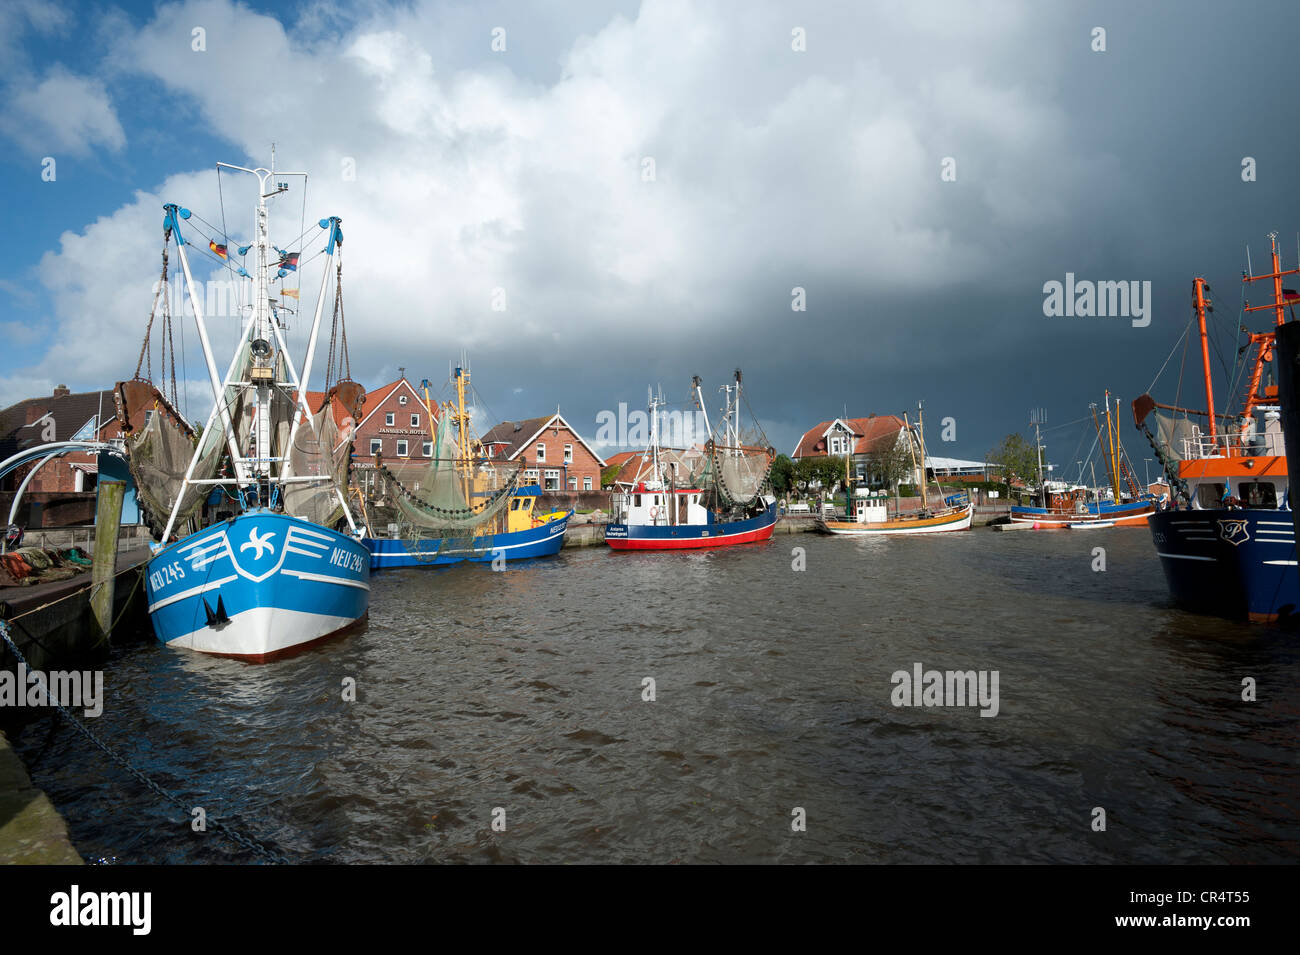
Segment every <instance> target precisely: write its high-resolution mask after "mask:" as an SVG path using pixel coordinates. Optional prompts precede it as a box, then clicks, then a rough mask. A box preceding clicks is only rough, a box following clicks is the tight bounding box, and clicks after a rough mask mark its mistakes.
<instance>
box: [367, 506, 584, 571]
mask: <svg viewBox="0 0 1300 955" xmlns="http://www.w3.org/2000/svg"><path fill="white" fill-rule="evenodd" d="M571 517H573V511H569V512H568V513H567V514H565V515H564V516H563V517H561V518H559V519H558V520H554V521H550V522H548V523H546V524H541V525H539V526H537V527H532V528H529V529H528V530H523V531H514V532H513V533H505V534H484V535H483V536H482V537H478V538H475V539H474V541H473V543H472V544H471V543H468V542H467V539H466V538H463V537H462V538H437V537H426V538H418V539H411V538H367V539H366V540H365V545H366V548H367V549H368V550H369V552H370V566H371V569H373V570H384V569H389V568H393V567H437V566H439V565H444V564H461V563H465V562H466V561H470V562H474V563H491V562H492V561H493V560H495V559H497V558H498V556H499V557H502V558H504V559H505V560H507V561H511V560H524V559H526V558H531V557H554V556H555V555H556V554H558V553H559V552H560V548H561V547H563V546H564V532H565V529H566V528H567V527H568V526H569V518H571Z"/></svg>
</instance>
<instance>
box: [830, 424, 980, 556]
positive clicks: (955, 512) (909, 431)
mask: <svg viewBox="0 0 1300 955" xmlns="http://www.w3.org/2000/svg"><path fill="white" fill-rule="evenodd" d="M904 433H905V434H906V435H907V452H909V455H910V456H911V466H913V472H914V473H917V474H918V476H919V477H918V483H919V485H920V507H919V508H918V509H915V511H910V512H905V511H902V509H901V507H900V504H901V502H900V500H894V508H893V513H891V512H889V498H888V496H885V495H883V494H863V492H862V491H863V490H865V489H858V490H857V491H855V490H854V487H853V483H854V481H853V472H852V469H850V468H849V457H848V456H845V487H846V489H848V500H852V502H853V507H852V513H849V515H848V516H846V517H848V520H842V521H837V520H828V518H827V517H826V516H822V517H820V518H819V521H820V526H822V530H824V531H827V533H831V534H844V535H849V537H894V535H902V534H937V533H941V531H948V530H969V529H970V526H971V517H972V515H974V513H975V503H974V502H972V500H971V499H970V495H969V494H967V492H966V491H961V492H958V494H949V495H945V494H943V491H941V490H940V491H939V494H937V495H936V496H935V500H933V503H931V496H930V482H928V481H927V478H926V473H924V468H923V466H920V463H923V461H924V460H926V437H924V409H920V408H918V417H917V427H915V429H914V427H913V426H911V422H910V420H909V418H907V416H906V414H904Z"/></svg>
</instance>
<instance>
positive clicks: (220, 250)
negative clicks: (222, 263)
mask: <svg viewBox="0 0 1300 955" xmlns="http://www.w3.org/2000/svg"><path fill="white" fill-rule="evenodd" d="M208 248H209V249H211V250H212V251H213V253H214V254H216V256H217V258H220V259H224V258H225V257H226V247H225V246H224V245H217V243H216V241H215V240H213V239H209V240H208Z"/></svg>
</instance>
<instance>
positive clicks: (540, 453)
mask: <svg viewBox="0 0 1300 955" xmlns="http://www.w3.org/2000/svg"><path fill="white" fill-rule="evenodd" d="M537 463H538V464H545V463H546V445H544V444H539V445H538V446H537Z"/></svg>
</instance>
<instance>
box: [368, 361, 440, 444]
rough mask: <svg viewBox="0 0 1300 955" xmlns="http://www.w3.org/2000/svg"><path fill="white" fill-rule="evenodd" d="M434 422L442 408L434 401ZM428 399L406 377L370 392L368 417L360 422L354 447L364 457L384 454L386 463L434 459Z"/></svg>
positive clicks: (369, 390)
mask: <svg viewBox="0 0 1300 955" xmlns="http://www.w3.org/2000/svg"><path fill="white" fill-rule="evenodd" d="M430 405H431V406H432V411H433V418H434V421H437V418H438V406H437V404H436V403H434V402H430ZM429 410H430V409H429V408H426V407H425V405H424V396H423V395H421V394H420V393H419V392H418V391H416V390H415V386H414V385H412V384H411V383H410V382H409V381H407V380H406V379H405V378H399V379H397V381H392V382H389V383H388V384H386V385H381V386H379V387H378V388H374V389H368V390H367V392H366V404H365V415H364V417H362V419H361V420H360V421H358V422H357V433H356V440H355V442H354V443H353V445H352V447H353V448H354V453H355V454H356V455H357V456H358V457H360V458H369V459H372V458H374V456H375V454H376V453H382V454H383V456H384V459H385V460H393V459H407V458H410V459H414V460H417V461H418V460H420V459H422V458H423V459H428V458H431V457H433V437H432V435H433V431H432V429H431V428H430V421H429Z"/></svg>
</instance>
